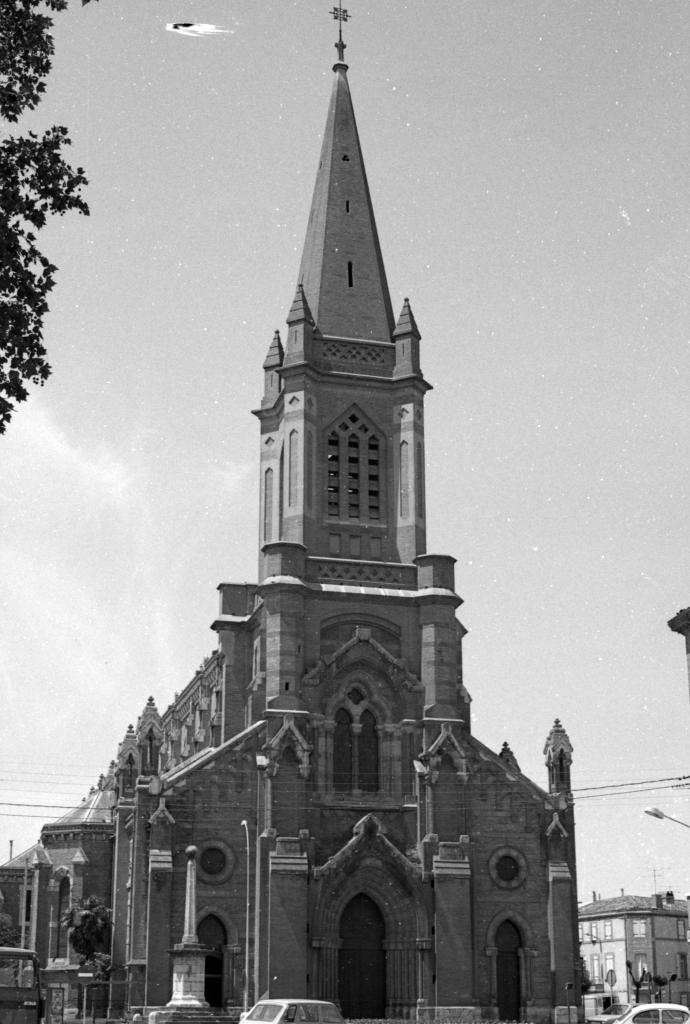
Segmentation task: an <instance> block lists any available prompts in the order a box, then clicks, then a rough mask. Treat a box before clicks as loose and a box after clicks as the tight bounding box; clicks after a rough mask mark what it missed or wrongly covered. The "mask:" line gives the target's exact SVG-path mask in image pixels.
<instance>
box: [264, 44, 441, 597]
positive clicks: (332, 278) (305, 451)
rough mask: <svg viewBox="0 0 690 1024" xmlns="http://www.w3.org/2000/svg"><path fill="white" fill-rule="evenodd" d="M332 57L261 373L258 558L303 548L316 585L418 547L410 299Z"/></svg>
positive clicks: (418, 415) (420, 404) (420, 406)
mask: <svg viewBox="0 0 690 1024" xmlns="http://www.w3.org/2000/svg"><path fill="white" fill-rule="evenodd" d="M336 45H337V46H338V49H339V59H338V61H337V62H336V64H335V65H334V68H333V71H334V76H335V77H334V81H333V89H332V93H331V99H330V105H329V108H328V116H327V118H326V127H325V131H324V136H323V144H322V148H321V157H320V160H319V166H318V171H317V175H316V184H315V187H314V194H313V198H312V203H311V212H310V214H309V222H308V226H307V232H306V239H305V243H304V250H303V253H302V260H301V265H300V268H299V275H298V280H297V286H296V290H295V296H294V300H293V302H292V306H291V308H290V311H289V314H288V317H287V334H286V336H285V341H284V342H283V341H282V340H281V339H280V336H279V335H278V332H276V334H275V336H274V338H273V341H272V342H271V345H270V347H269V350H268V354H267V357H266V360H265V362H264V371H265V385H264V395H263V398H262V402H261V408H260V409H259V410H258V411H257V413H256V414H257V416H258V417H259V419H260V421H261V517H260V531H261V536H260V547H261V549H262V553H261V557H260V566H259V578H260V579H261V580H263V579H265V578H266V577H267V576H268V575H270V574H271V565H270V564H269V563H270V556H271V553H272V552H273V551H275V548H274V547H273V546H274V545H275V544H291V545H302V546H303V547H304V549H305V555H306V567H305V568H306V576H307V579H309V580H310V581H313V582H316V581H319V580H324V579H326V578H328V577H329V576H330V575H331V574H332V573H333V571H334V566H339V567H340V569H341V570H342V571H343V572H346V570H347V567H348V566H350V572H351V574H352V576H353V578H355V576H356V574H357V570H356V566H360V569H361V567H362V566H365V565H367V564H375V565H376V566H378V567H379V570H381V571H382V570H383V567H384V566H386V565H391V564H401V563H402V564H406V565H412V564H413V562H414V559H415V558H416V557H417V556H418V555H420V554H422V553H424V551H425V549H426V520H425V500H424V394H425V392H426V391H427V390H428V389H429V385H428V384H427V383H426V381H425V380H424V378H423V376H422V373H421V370H420V367H419V340H420V335H419V331H418V330H417V325H416V323H415V319H414V316H413V314H412V310H411V308H410V304H409V301H408V300H407V299H405V300H404V302H403V304H402V309H401V311H400V315H399V317H398V320H397V323H396V321H395V319H394V316H393V311H392V306H391V300H390V295H389V291H388V283H387V281H386V272H385V269H384V265H383V258H382V256H381V248H380V245H379V239H378V233H377V230H376V222H375V219H374V211H373V207H372V202H371V195H370V193H369V185H368V183H367V176H366V172H365V169H364V160H363V157H362V150H361V146H360V141H359V136H358V133H357V125H356V123H355V116H354V111H353V107H352V100H351V97H350V88H349V84H348V79H347V70H348V69H347V64H345V63H344V60H343V51H344V44H343V43H342V41H341V42H340V43H338V44H336Z"/></svg>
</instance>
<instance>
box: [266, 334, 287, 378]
mask: <svg viewBox="0 0 690 1024" xmlns="http://www.w3.org/2000/svg"><path fill="white" fill-rule="evenodd" d="M282 364H283V346H282V344H281V341H280V331H274V332H273V340H272V341H271V344H270V345H269V346H268V352H267V353H266V358H265V359H264V364H263V368H264V370H273V369H275V367H276V366H282Z"/></svg>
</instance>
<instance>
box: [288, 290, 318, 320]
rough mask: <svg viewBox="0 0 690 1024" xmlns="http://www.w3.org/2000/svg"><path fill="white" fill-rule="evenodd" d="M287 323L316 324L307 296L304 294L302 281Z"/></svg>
mask: <svg viewBox="0 0 690 1024" xmlns="http://www.w3.org/2000/svg"><path fill="white" fill-rule="evenodd" d="M287 323H288V324H289V325H292V324H299V323H308V324H312V325H313V324H314V317H313V316H312V315H311V310H310V309H309V303H308V302H307V296H306V295H305V294H304V288H303V287H302V283H301V282H300V283H299V284H298V285H297V291H296V292H295V297H294V299H293V300H292V305H291V306H290V312H289V313H288V317H287Z"/></svg>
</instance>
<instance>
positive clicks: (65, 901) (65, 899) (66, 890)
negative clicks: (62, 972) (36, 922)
mask: <svg viewBox="0 0 690 1024" xmlns="http://www.w3.org/2000/svg"><path fill="white" fill-rule="evenodd" d="M69 897H70V884H69V878H66V877H63V878H61V879H60V888H59V889H58V905H57V942H56V944H55V958H56V959H58V960H59V959H62V958H63V957H66V956H67V930H68V929H67V927H66V925H63V923H62V919H63V917H64V916H65V914H66V913H67V911H68V910H69Z"/></svg>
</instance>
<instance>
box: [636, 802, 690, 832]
mask: <svg viewBox="0 0 690 1024" xmlns="http://www.w3.org/2000/svg"><path fill="white" fill-rule="evenodd" d="M644 813H645V814H648V815H649V816H650V818H667V819H668V820H669V821H675V823H676V825H682V826H683V828H690V825H689V824H688V823H687V821H681V820H680V818H674V817H673V815H672V814H666V812H665V811H662V810H660V809H659V808H658V807H645V809H644Z"/></svg>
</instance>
